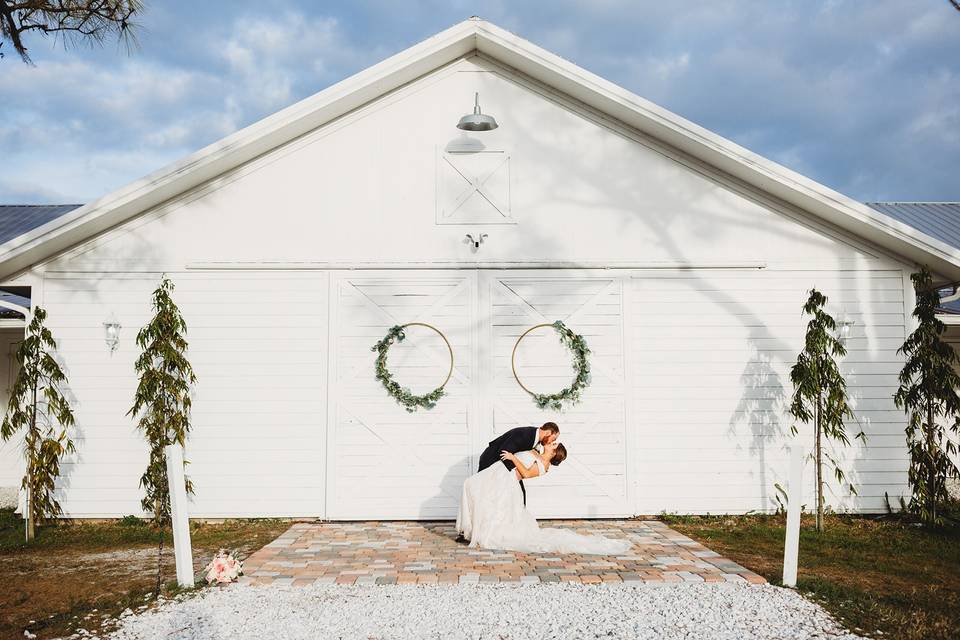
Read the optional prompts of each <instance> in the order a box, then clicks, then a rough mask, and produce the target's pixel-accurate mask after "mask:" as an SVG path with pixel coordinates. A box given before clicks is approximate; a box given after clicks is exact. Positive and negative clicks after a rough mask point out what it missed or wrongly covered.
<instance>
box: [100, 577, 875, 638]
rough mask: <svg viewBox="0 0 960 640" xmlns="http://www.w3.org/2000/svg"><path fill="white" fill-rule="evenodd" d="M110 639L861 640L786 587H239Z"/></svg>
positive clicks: (147, 617)
mask: <svg viewBox="0 0 960 640" xmlns="http://www.w3.org/2000/svg"><path fill="white" fill-rule="evenodd" d="M88 637H89V636H88ZM109 637H110V638H113V639H115V640H128V639H129V640H133V639H138V640H140V639H143V640H146V639H151V640H152V639H155V638H176V639H180V638H183V639H190V640H194V639H196V640H199V639H204V640H205V639H208V638H209V639H213V638H230V639H242V638H251V639H253V638H256V639H258V640H259V639H261V638H263V639H266V638H284V639H286V638H310V639H313V638H364V639H367V638H377V639H386V638H404V639H407V638H444V639H446V638H475V639H480V638H489V639H504V640H505V639H510V640H521V639H524V638H578V639H579V638H658V639H670V638H684V639H686V640H693V639H699V638H731V639H738V640H739V639H741V638H790V639H792V640H794V639H797V640H802V639H805V638H848V639H855V638H858V636H856V635H853V634H850V633H847V632H845V631H844V630H843V629H841V628H840V627H839V626H838V625H837V623H836V622H834V620H833V619H832V618H831V617H830V616H829V615H828V614H827V613H826V612H825V611H824V610H823V609H821V608H820V607H818V606H817V605H815V604H813V603H811V602H809V601H808V600H806V599H804V598H803V597H801V596H800V595H799V594H797V593H795V592H793V591H791V590H789V589H782V588H779V587H773V586H770V585H747V584H668V585H663V586H656V585H647V584H637V585H631V584H626V585H625V584H619V585H590V586H585V585H578V584H541V585H522V584H521V585H513V584H511V585H503V584H501V585H410V586H406V585H404V586H398V585H390V586H352V587H345V586H338V585H316V586H312V587H300V588H294V587H287V586H248V585H232V586H230V587H226V588H222V589H217V588H214V589H209V590H205V591H203V592H201V593H200V594H198V595H196V596H195V597H190V598H185V599H182V600H179V601H172V602H167V603H165V604H162V605H160V606H159V607H157V608H155V609H152V610H150V611H148V612H145V613H142V614H139V615H129V616H127V617H125V618H123V619H122V621H121V623H120V626H119V628H118V629H117V630H116V631H114V632H113V633H112V634H111V635H110V636H109Z"/></svg>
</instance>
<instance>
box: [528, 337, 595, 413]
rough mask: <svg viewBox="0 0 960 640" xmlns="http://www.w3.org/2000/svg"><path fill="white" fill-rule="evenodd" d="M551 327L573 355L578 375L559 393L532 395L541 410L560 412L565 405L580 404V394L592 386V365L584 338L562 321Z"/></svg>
mask: <svg viewBox="0 0 960 640" xmlns="http://www.w3.org/2000/svg"><path fill="white" fill-rule="evenodd" d="M550 326H552V327H553V328H554V330H555V331H556V332H557V335H558V336H560V343H561V344H563V345H564V346H565V347H567V348H568V349H569V350H570V352H571V353H572V354H573V369H574V371H576V373H577V375H576V377H574V379H573V382H572V383H571V384H570V386H569V387H567V388H566V389H563V390H561V391H558V392H557V393H531V394H530V395H532V396H533V401H534V402H536V403H537V406H538V407H540V408H541V409H546V408H550V409H553V410H555V411H560V410H561V409H563V405H564V403H567V404H570V405H574V404H577V403H578V402H580V392H581V391H583V390H584V389H586V388H587V387H588V386H589V385H590V363H589V362H588V361H587V356H589V355H590V348H589V347H588V346H587V341H586V340H584V339H583V336H581V335H580V334H577V333H574V332H573V331H572V330H571V329H570V328H569V327H568V326H567V325H565V324H563V321H562V320H557V321H556V322H554V323H553V324H551V325H550Z"/></svg>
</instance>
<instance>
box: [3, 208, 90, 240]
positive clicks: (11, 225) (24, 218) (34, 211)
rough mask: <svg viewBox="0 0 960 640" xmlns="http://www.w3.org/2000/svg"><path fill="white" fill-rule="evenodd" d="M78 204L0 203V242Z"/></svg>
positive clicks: (20, 233) (27, 230) (66, 211)
mask: <svg viewBox="0 0 960 640" xmlns="http://www.w3.org/2000/svg"><path fill="white" fill-rule="evenodd" d="M80 206H82V205H79V204H0V244H4V243H6V242H9V241H10V240H13V239H14V238H17V237H19V236H22V235H23V234H25V233H28V232H30V231H33V230H34V229H36V228H37V227H41V226H43V225H44V224H46V223H48V222H50V221H51V220H55V219H57V218H59V217H60V216H62V215H63V214H65V213H69V212H70V211H73V210H74V209H76V208H77V207H80Z"/></svg>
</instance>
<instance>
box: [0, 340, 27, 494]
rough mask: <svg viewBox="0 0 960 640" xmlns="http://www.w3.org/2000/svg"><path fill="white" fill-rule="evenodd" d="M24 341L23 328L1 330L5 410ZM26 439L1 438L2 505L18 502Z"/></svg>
mask: <svg viewBox="0 0 960 640" xmlns="http://www.w3.org/2000/svg"><path fill="white" fill-rule="evenodd" d="M21 340H23V329H22V328H15V329H0V407H3V410H4V411H6V408H7V403H8V402H9V401H10V391H11V390H12V388H13V382H14V380H15V379H16V372H17V360H16V357H15V354H16V351H17V346H18V345H19V343H20V341H21ZM22 441H23V439H22V438H21V437H16V438H12V439H11V440H9V441H7V442H3V441H2V440H0V507H11V506H16V504H17V495H18V491H19V489H20V481H21V480H22V479H23V454H22V453H21V450H20V447H21V446H22Z"/></svg>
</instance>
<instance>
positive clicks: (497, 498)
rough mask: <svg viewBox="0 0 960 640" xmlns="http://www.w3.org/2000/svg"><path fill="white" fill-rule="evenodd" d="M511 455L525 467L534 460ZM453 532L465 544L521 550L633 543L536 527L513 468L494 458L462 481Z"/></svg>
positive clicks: (584, 550) (619, 549)
mask: <svg viewBox="0 0 960 640" xmlns="http://www.w3.org/2000/svg"><path fill="white" fill-rule="evenodd" d="M517 456H518V457H519V458H520V459H521V460H522V461H523V462H524V464H527V465H529V464H530V462H532V461H533V460H535V459H536V458H535V456H534V455H533V454H532V453H530V452H529V451H524V452H522V453H519V454H517ZM537 464H538V465H539V461H537ZM542 473H543V470H542V469H541V474H542ZM457 531H459V532H460V533H462V534H463V536H464V537H465V538H467V539H468V540H470V546H471V547H482V548H484V549H506V550H511V551H523V552H527V553H576V554H600V555H624V554H625V553H627V551H628V550H629V549H630V547H631V546H633V544H632V543H631V542H630V541H629V540H614V539H612V538H605V537H603V536H598V535H582V534H579V533H577V532H575V531H570V530H569V529H551V528H541V527H540V525H539V524H537V520H536V518H534V517H533V515H531V513H530V512H529V511H527V509H526V507H524V506H523V494H522V493H521V491H520V485H519V484H518V483H517V478H516V476H515V475H514V472H513V471H511V470H509V469H507V468H506V466H504V465H503V464H502V463H499V462H498V463H496V464H494V465H492V466H490V467H487V468H486V469H484V470H483V471H481V472H479V473H475V474H474V475H472V476H470V477H469V478H467V480H466V481H465V482H464V483H463V494H462V496H461V499H460V512H459V513H458V514H457Z"/></svg>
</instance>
